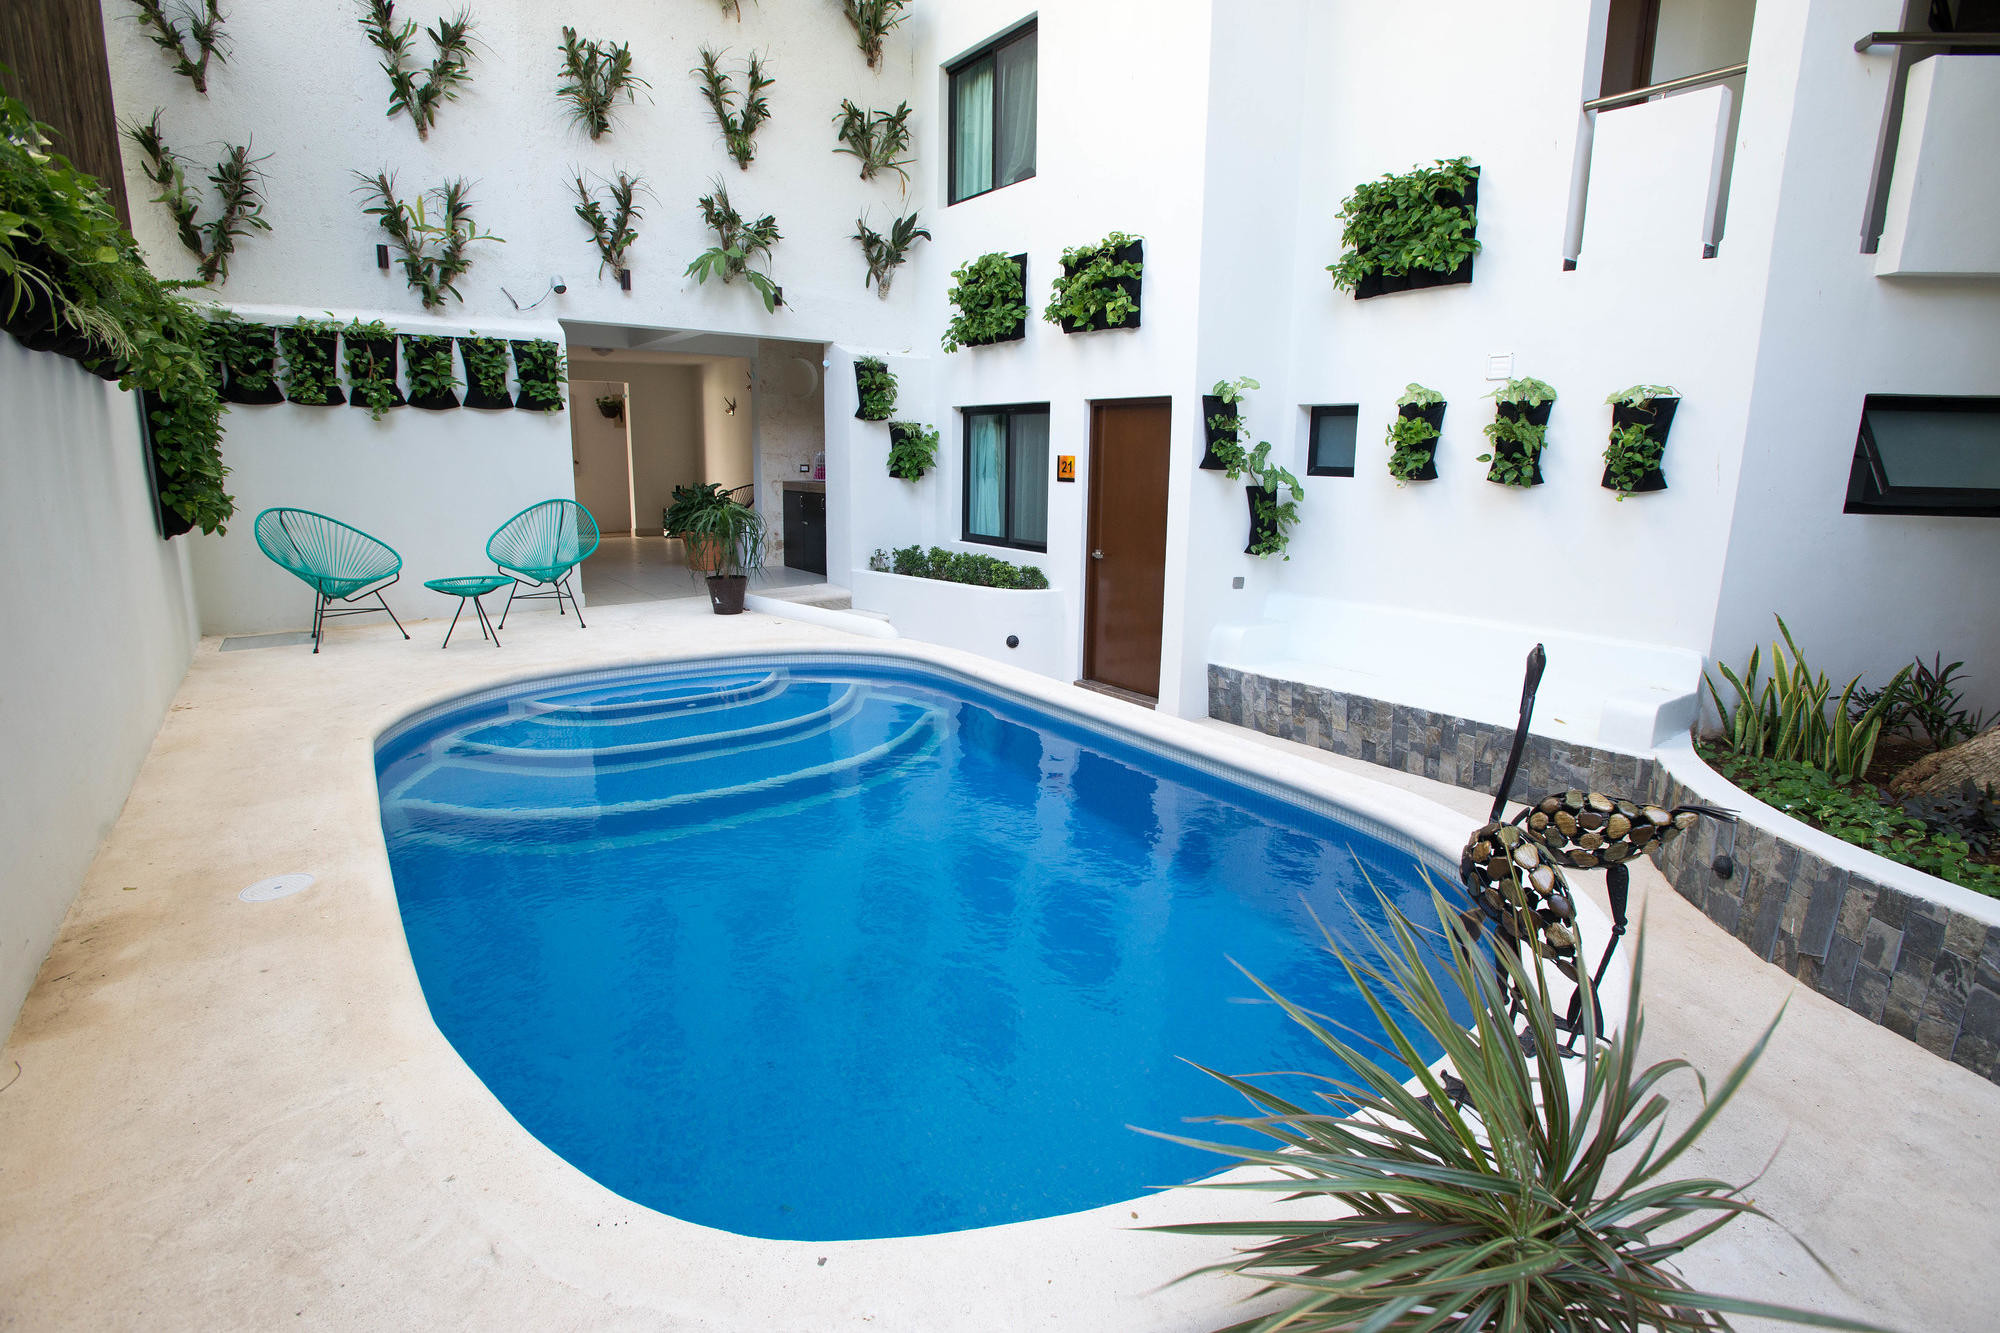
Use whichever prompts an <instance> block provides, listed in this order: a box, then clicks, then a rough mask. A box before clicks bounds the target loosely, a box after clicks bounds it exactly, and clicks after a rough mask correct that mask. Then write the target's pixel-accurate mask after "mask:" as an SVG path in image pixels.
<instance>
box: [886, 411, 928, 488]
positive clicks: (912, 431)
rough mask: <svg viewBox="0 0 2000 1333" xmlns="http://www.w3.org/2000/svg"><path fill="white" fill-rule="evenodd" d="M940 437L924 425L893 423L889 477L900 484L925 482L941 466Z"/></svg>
mask: <svg viewBox="0 0 2000 1333" xmlns="http://www.w3.org/2000/svg"><path fill="white" fill-rule="evenodd" d="M937 455H938V433H937V432H936V431H934V430H930V429H928V428H927V427H925V426H924V425H923V424H922V423H920V422H915V421H892V422H890V423H889V475H890V476H892V477H894V478H896V479H897V480H898V481H922V480H923V479H924V474H925V473H926V472H929V471H930V470H931V469H932V468H934V467H936V466H937Z"/></svg>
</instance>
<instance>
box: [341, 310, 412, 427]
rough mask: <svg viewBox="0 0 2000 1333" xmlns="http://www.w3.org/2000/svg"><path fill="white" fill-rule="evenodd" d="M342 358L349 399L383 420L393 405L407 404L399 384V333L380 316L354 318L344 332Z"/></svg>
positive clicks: (373, 417) (350, 402)
mask: <svg viewBox="0 0 2000 1333" xmlns="http://www.w3.org/2000/svg"><path fill="white" fill-rule="evenodd" d="M340 341H341V347H342V351H343V357H342V359H343V360H344V362H345V363H346V366H347V401H348V404H349V405H350V406H353V407H365V408H367V409H368V415H369V416H370V417H371V418H372V419H374V420H376V421H380V420H381V419H382V418H383V417H384V416H386V415H387V414H388V411H389V409H390V408H392V407H401V406H402V405H403V391H402V390H401V389H399V388H397V387H396V334H395V331H394V330H393V329H391V328H390V327H389V326H388V325H387V324H384V323H383V322H382V321H381V320H379V319H371V320H368V321H366V322H363V321H362V320H358V319H357V320H353V321H350V322H349V323H348V324H347V325H346V327H344V328H342V329H341V331H340Z"/></svg>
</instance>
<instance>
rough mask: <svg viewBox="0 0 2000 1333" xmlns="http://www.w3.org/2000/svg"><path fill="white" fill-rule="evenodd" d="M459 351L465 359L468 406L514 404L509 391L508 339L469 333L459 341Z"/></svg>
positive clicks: (495, 406)
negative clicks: (483, 336)
mask: <svg viewBox="0 0 2000 1333" xmlns="http://www.w3.org/2000/svg"><path fill="white" fill-rule="evenodd" d="M458 354H459V356H460V357H461V358H463V359H464V361H465V405H466V406H467V407H486V408H501V407H512V406H513V405H514V399H513V397H512V396H511V395H509V394H508V392H507V340H506V339H505V338H481V337H479V336H478V335H477V334H473V333H470V332H468V333H467V334H466V336H465V337H463V338H460V339H459V340H458Z"/></svg>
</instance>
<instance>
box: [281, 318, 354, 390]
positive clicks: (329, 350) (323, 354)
mask: <svg viewBox="0 0 2000 1333" xmlns="http://www.w3.org/2000/svg"><path fill="white" fill-rule="evenodd" d="M301 336H303V338H304V339H305V343H306V346H308V347H310V348H312V349H313V350H312V358H311V359H312V361H313V363H314V364H315V365H316V366H318V367H319V369H320V370H321V372H322V373H323V374H324V376H325V378H326V379H327V381H328V383H327V386H326V396H325V397H323V398H294V397H293V396H292V395H291V393H290V391H289V390H288V391H287V392H286V393H285V401H286V402H288V403H295V404H297V405H298V406H300V407H339V406H340V405H341V404H342V403H344V402H346V401H347V395H346V394H345V393H344V392H342V391H341V387H340V385H339V384H338V383H336V382H335V381H336V380H337V378H338V377H337V375H336V373H335V368H336V367H337V366H338V365H339V364H340V335H339V334H337V333H308V334H304V335H300V334H297V333H293V334H291V335H290V338H289V341H292V342H296V341H298V340H299V338H300V337H301ZM286 359H287V360H289V359H290V356H289V354H287V358H286Z"/></svg>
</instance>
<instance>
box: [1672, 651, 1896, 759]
mask: <svg viewBox="0 0 2000 1333" xmlns="http://www.w3.org/2000/svg"><path fill="white" fill-rule="evenodd" d="M1776 619H1777V621H1778V632H1779V633H1780V634H1782V635H1783V636H1784V643H1783V644H1782V645H1780V644H1778V643H1777V642H1775V641H1774V642H1773V643H1772V644H1771V676H1770V679H1768V680H1766V681H1764V682H1762V684H1761V685H1760V684H1759V682H1758V679H1757V672H1758V652H1759V650H1758V649H1755V648H1752V649H1751V650H1750V661H1749V664H1748V665H1747V666H1746V667H1745V669H1744V671H1743V674H1742V675H1740V676H1739V675H1737V674H1736V672H1734V671H1732V670H1730V669H1729V665H1728V663H1726V662H1717V663H1716V664H1715V666H1716V670H1718V671H1720V672H1721V673H1722V677H1723V679H1724V680H1726V681H1728V682H1729V685H1730V688H1731V689H1733V690H1734V691H1735V695H1736V701H1735V702H1734V703H1733V704H1730V703H1725V702H1724V701H1723V698H1722V691H1721V690H1719V689H1717V688H1716V685H1715V682H1714V681H1713V680H1710V679H1709V676H1708V673H1707V672H1706V671H1704V672H1703V673H1702V676H1701V678H1702V683H1703V684H1705V685H1706V686H1707V687H1708V693H1709V698H1710V699H1712V700H1713V701H1714V703H1715V711H1716V716H1717V717H1718V718H1719V719H1720V720H1721V724H1722V730H1721V733H1720V736H1721V744H1722V746H1723V748H1724V749H1726V750H1728V751H1729V752H1730V753H1731V754H1734V755H1739V756H1742V757H1744V758H1749V759H1757V758H1771V759H1782V760H1787V761H1790V762H1794V763H1800V764H1807V765H1810V766H1812V767H1813V768H1817V769H1820V770H1822V771H1824V772H1825V773H1826V774H1827V775H1828V777H1830V778H1831V779H1832V780H1833V781H1834V782H1835V783H1837V784H1840V785H1843V786H1845V785H1851V784H1853V783H1856V782H1859V781H1861V778H1862V775H1863V774H1865V773H1866V772H1867V771H1868V765H1869V763H1870V762H1871V761H1872V760H1873V759H1874V757H1875V742H1876V741H1877V740H1878V739H1879V738H1880V736H1881V734H1882V723H1883V717H1884V715H1885V714H1886V713H1887V711H1888V708H1889V698H1888V697H1887V696H1888V694H1889V693H1890V692H1892V691H1894V690H1896V689H1898V688H1900V687H1901V686H1902V684H1903V682H1904V680H1905V679H1906V678H1907V677H1908V675H1909V673H1910V669H1909V668H1908V667H1904V668H1903V669H1902V670H1901V671H1899V672H1897V673H1896V675H1895V678H1894V679H1892V680H1891V681H1890V682H1889V685H1888V687H1887V689H1886V690H1885V691H1884V693H1883V695H1882V696H1878V697H1877V698H1876V700H1875V702H1874V703H1872V704H1868V705H1863V706H1856V701H1855V694H1856V691H1857V690H1858V689H1859V687H1860V685H1861V677H1859V676H1856V677H1855V678H1854V679H1853V680H1850V681H1849V682H1847V688H1846V689H1844V690H1842V691H1841V692H1840V698H1839V700H1838V701H1836V703H1835V704H1834V707H1833V709H1832V710H1831V712H1829V711H1828V709H1827V700H1828V698H1829V697H1830V696H1831V694H1832V692H1833V686H1832V684H1831V682H1829V681H1828V679H1827V676H1826V673H1825V672H1821V673H1819V674H1818V675H1817V676H1815V675H1814V674H1813V673H1812V671H1811V670H1810V669H1808V668H1807V666H1806V660H1805V654H1804V653H1802V652H1800V651H1799V646H1798V644H1796V643H1794V642H1793V641H1792V632H1791V630H1790V629H1788V628H1786V626H1785V619H1784V617H1783V616H1779V617H1777V618H1776ZM1787 649H1789V650H1790V657H1789V659H1788V658H1787V656H1786V650H1787Z"/></svg>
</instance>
